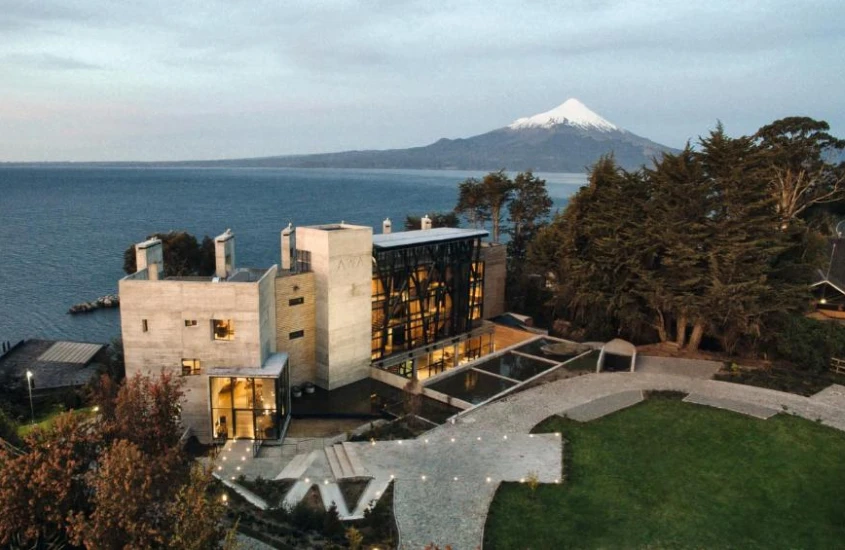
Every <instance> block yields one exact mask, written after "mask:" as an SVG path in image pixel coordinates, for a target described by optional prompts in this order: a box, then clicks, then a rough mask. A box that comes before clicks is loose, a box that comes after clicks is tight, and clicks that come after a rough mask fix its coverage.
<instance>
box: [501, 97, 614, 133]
mask: <svg viewBox="0 0 845 550" xmlns="http://www.w3.org/2000/svg"><path fill="white" fill-rule="evenodd" d="M559 124H565V125H567V126H577V127H579V128H582V129H584V130H599V131H601V132H611V131H614V130H621V128H619V127H618V126H616V125H614V124H611V123H610V122H608V121H607V120H605V119H603V118H602V117H600V116H599V115H597V114H596V113H594V112H593V111H591V110H590V109H589V108H588V107H587V106H586V105H584V104H583V103H581V102H580V101H578V100H577V99H575V98H570V99H567V100H566V101H564V102H563V103H561V104H560V105H558V106H557V107H555V108H554V109H552V110H551V111H546V112H545V113H540V114H537V115H534V116H530V117H523V118H518V119H516V120H515V121H513V122H512V123H511V124H509V125H508V128H510V129H511V130H522V129H525V128H551V127H552V126H557V125H559Z"/></svg>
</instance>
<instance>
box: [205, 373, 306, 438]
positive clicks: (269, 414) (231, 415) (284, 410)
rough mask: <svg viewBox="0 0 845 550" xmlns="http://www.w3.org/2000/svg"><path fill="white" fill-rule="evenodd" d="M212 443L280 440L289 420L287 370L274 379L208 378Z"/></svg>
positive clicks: (288, 374)
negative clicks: (222, 440) (242, 440)
mask: <svg viewBox="0 0 845 550" xmlns="http://www.w3.org/2000/svg"><path fill="white" fill-rule="evenodd" d="M209 380H210V387H211V422H212V427H213V434H214V438H215V439H262V440H263V439H270V440H272V439H280V438H281V436H282V432H281V430H282V429H284V426H285V424H286V422H287V419H288V417H289V416H290V392H289V391H288V390H289V387H290V369H287V368H285V369H284V370H283V371H282V373H281V375H280V376H279V377H278V378H235V377H214V376H213V377H210V378H209Z"/></svg>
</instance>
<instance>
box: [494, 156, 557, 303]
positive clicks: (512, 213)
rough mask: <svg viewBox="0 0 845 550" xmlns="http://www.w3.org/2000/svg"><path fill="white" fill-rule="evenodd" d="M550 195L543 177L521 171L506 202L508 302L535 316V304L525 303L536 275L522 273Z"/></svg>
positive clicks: (545, 215)
mask: <svg viewBox="0 0 845 550" xmlns="http://www.w3.org/2000/svg"><path fill="white" fill-rule="evenodd" d="M551 208H552V199H551V197H550V196H549V193H548V191H547V190H546V181H545V180H542V179H540V178H538V177H536V176H535V175H534V174H533V173H532V172H531V171H528V172H520V173H519V174H517V175H516V177H515V178H514V187H513V195H512V196H511V199H510V203H509V204H508V219H509V221H510V228H509V230H508V234H509V235H510V240H509V241H508V255H507V258H508V262H507V284H506V286H505V289H506V290H507V293H508V302H509V304H511V307H512V308H513V309H515V310H517V311H525V312H528V313H530V314H532V315H535V316H536V312H534V311H533V309H536V307H535V305H533V304H532V306H531V310H526V307H527V306H528V303H527V302H528V295H529V294H531V293H532V290H537V289H536V282H535V280H536V278H526V277H525V276H524V268H525V261H526V255H527V248H528V243H529V242H531V240H533V239H534V237H535V236H536V235H537V232H538V231H539V230H540V229H541V228H542V227H543V226H545V225H546V223H547V222H548V217H549V213H550V212H551Z"/></svg>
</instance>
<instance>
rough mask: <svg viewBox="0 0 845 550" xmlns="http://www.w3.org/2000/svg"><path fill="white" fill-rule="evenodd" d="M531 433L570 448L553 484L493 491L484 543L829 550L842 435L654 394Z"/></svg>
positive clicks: (840, 490) (839, 494)
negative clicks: (557, 438)
mask: <svg viewBox="0 0 845 550" xmlns="http://www.w3.org/2000/svg"><path fill="white" fill-rule="evenodd" d="M535 431H537V432H550V431H560V432H563V434H564V438H565V440H566V441H568V442H569V443H570V448H569V449H568V450H567V452H566V453H567V456H566V457H565V458H566V459H567V460H568V461H569V462H568V465H569V467H568V471H567V475H568V476H569V477H568V479H567V480H566V482H565V483H564V484H563V485H559V486H555V485H546V486H541V487H540V488H538V490H537V493H536V495H535V496H534V497H532V496H531V494H530V490H529V489H528V487H527V486H524V485H520V484H513V483H510V484H503V485H502V486H501V487H500V488H499V491H498V493H497V494H496V497H495V499H494V501H493V504H492V505H491V507H490V514H489V516H488V519H487V525H486V537H485V539H486V543H485V548H643V547H649V548H743V549H748V548H835V547H842V545H843V544H845V542H843V541H845V434H843V433H841V432H838V431H835V430H833V429H831V428H827V427H824V426H821V425H819V424H815V423H812V422H808V421H806V420H802V419H799V418H795V417H791V416H786V415H778V416H776V417H774V418H771V419H769V420H765V421H763V420H756V419H753V418H750V417H746V416H742V415H739V414H735V413H730V412H726V411H721V410H718V409H712V408H707V407H702V406H696V405H690V404H687V403H681V402H679V401H673V400H663V399H655V400H649V401H646V402H645V403H643V404H640V405H637V406H635V407H632V408H630V409H627V410H624V411H621V412H619V413H616V414H613V415H611V416H608V417H606V418H603V419H600V420H597V421H594V422H590V423H587V424H579V423H577V422H574V421H571V420H562V419H555V418H553V419H549V420H546V421H545V422H543V423H541V424H540V425H539V426H538V427H537V428H536V429H535Z"/></svg>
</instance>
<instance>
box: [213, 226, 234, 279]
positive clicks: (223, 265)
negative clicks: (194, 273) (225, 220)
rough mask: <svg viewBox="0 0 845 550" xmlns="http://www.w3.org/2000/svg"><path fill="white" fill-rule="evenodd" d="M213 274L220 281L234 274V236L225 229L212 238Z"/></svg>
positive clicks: (230, 231) (229, 230)
mask: <svg viewBox="0 0 845 550" xmlns="http://www.w3.org/2000/svg"><path fill="white" fill-rule="evenodd" d="M214 267H215V270H214V274H215V275H216V276H217V277H220V278H221V279H226V278H228V277H229V276H230V275H231V274H232V273H234V272H235V234H234V233H232V230H231V229H227V230H226V232H225V233H223V234H222V235H218V236H217V237H215V238H214Z"/></svg>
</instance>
